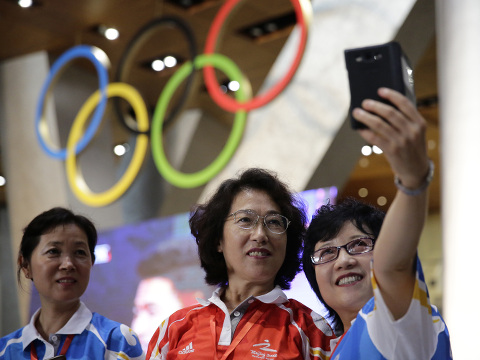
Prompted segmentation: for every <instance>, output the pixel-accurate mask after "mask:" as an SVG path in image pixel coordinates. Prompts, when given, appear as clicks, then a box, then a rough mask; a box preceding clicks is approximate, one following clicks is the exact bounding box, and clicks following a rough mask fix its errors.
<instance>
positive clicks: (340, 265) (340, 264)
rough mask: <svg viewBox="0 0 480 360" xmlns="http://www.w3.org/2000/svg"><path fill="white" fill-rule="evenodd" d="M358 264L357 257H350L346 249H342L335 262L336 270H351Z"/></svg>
mask: <svg viewBox="0 0 480 360" xmlns="http://www.w3.org/2000/svg"><path fill="white" fill-rule="evenodd" d="M356 263H357V260H356V259H355V256H352V255H350V254H349V253H348V252H347V250H346V249H345V248H341V249H340V252H339V253H338V257H337V259H336V260H335V269H349V268H351V267H353V266H354V265H355V264H356Z"/></svg>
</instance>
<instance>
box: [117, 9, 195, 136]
mask: <svg viewBox="0 0 480 360" xmlns="http://www.w3.org/2000/svg"><path fill="white" fill-rule="evenodd" d="M171 25H173V26H176V27H178V28H179V29H180V30H181V31H182V32H183V34H184V35H185V38H186V39H187V41H188V47H189V52H190V61H192V63H193V61H194V59H195V58H196V57H197V55H198V50H197V44H196V41H195V35H194V33H193V31H192V28H191V27H190V26H189V25H188V24H187V23H186V22H184V21H183V20H182V19H180V18H178V17H175V16H163V17H160V18H156V19H153V20H152V21H150V22H149V23H147V24H146V25H144V26H143V27H142V28H141V29H140V30H139V31H138V32H137V33H136V34H135V36H134V37H133V38H132V40H131V41H130V43H129V44H128V45H127V47H126V49H125V51H124V53H123V54H122V57H121V58H120V62H119V65H118V68H117V72H116V75H115V81H116V82H125V81H124V79H123V78H124V76H125V69H128V68H130V66H129V65H130V63H131V61H132V60H133V56H134V55H135V53H136V51H137V50H138V48H139V47H140V46H141V45H142V43H143V42H144V41H145V40H146V38H147V37H148V36H149V35H150V34H151V32H152V31H154V30H156V28H158V27H160V26H171ZM194 76H195V70H194V69H193V68H192V71H191V72H190V74H189V76H188V78H187V80H186V85H185V90H184V91H183V93H182V95H181V96H180V99H179V101H178V102H177V104H176V105H175V106H174V107H173V108H172V110H171V112H170V113H169V114H168V116H166V118H165V121H164V124H163V126H164V127H165V128H166V127H168V126H169V125H170V124H171V123H172V122H173V120H175V118H176V116H177V115H178V113H179V112H180V111H181V110H182V108H183V106H184V105H185V102H186V101H187V99H188V95H189V92H190V91H191V88H192V83H193V79H194ZM113 103H114V108H115V112H116V113H117V118H118V120H119V121H120V123H121V124H122V125H123V126H125V127H126V128H127V130H128V131H131V132H133V133H135V134H149V133H150V127H149V129H148V130H147V131H139V130H138V129H135V128H133V127H132V126H130V125H129V122H128V121H127V119H126V118H125V114H124V113H123V111H122V109H121V107H120V99H118V98H114V99H113Z"/></svg>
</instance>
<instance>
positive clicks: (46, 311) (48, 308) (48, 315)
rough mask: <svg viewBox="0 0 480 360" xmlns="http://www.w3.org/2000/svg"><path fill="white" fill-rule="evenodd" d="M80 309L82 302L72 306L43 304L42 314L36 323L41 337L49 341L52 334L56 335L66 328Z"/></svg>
mask: <svg viewBox="0 0 480 360" xmlns="http://www.w3.org/2000/svg"><path fill="white" fill-rule="evenodd" d="M79 307H80V301H77V302H75V303H70V304H62V305H61V306H59V305H45V304H42V308H41V309H40V314H39V315H38V317H37V320H36V321H35V327H36V328H37V331H38V332H39V333H40V335H41V336H42V337H43V338H44V339H45V340H47V341H48V337H49V335H50V334H55V333H56V332H57V331H58V330H60V329H61V328H62V327H64V326H65V324H66V323H67V322H68V320H70V318H71V317H72V316H73V314H75V312H76V311H77V310H78V308H79Z"/></svg>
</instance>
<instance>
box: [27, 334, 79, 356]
mask: <svg viewBox="0 0 480 360" xmlns="http://www.w3.org/2000/svg"><path fill="white" fill-rule="evenodd" d="M74 336H75V335H73V334H70V335H67V338H66V339H65V342H64V343H63V345H62V348H61V349H59V350H61V351H59V353H58V354H57V355H65V354H66V353H67V350H68V348H69V347H70V344H71V342H72V340H73V337H74ZM30 359H31V360H38V356H37V349H35V343H34V342H32V345H30Z"/></svg>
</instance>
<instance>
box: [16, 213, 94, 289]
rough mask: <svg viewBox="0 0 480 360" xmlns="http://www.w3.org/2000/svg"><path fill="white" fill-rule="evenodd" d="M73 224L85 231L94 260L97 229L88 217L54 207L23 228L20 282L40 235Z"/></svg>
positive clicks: (19, 265)
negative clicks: (22, 272) (21, 274)
mask: <svg viewBox="0 0 480 360" xmlns="http://www.w3.org/2000/svg"><path fill="white" fill-rule="evenodd" d="M70 224H74V225H76V226H78V227H79V228H80V229H81V230H83V231H84V232H85V235H86V236H87V241H88V248H89V250H90V257H91V258H92V263H94V262H95V246H96V245H97V229H96V228H95V225H94V224H93V223H92V221H90V220H89V219H88V218H86V217H85V216H82V215H76V214H74V213H73V212H72V211H71V210H68V209H65V208H62V207H54V208H52V209H50V210H47V211H44V212H42V213H41V214H39V215H37V216H36V217H35V218H34V219H33V220H32V221H30V223H29V224H28V225H27V226H26V227H25V229H24V230H23V236H22V241H21V243H20V249H19V251H18V260H20V257H23V259H24V262H23V263H22V264H20V261H18V269H17V280H18V282H19V283H20V272H21V270H22V268H23V267H25V266H26V264H28V263H30V260H31V258H32V253H33V251H34V250H35V248H36V247H37V246H38V244H39V242H40V237H41V236H42V235H45V234H48V233H49V232H50V231H52V230H53V229H55V228H56V227H58V226H61V225H70Z"/></svg>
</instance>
